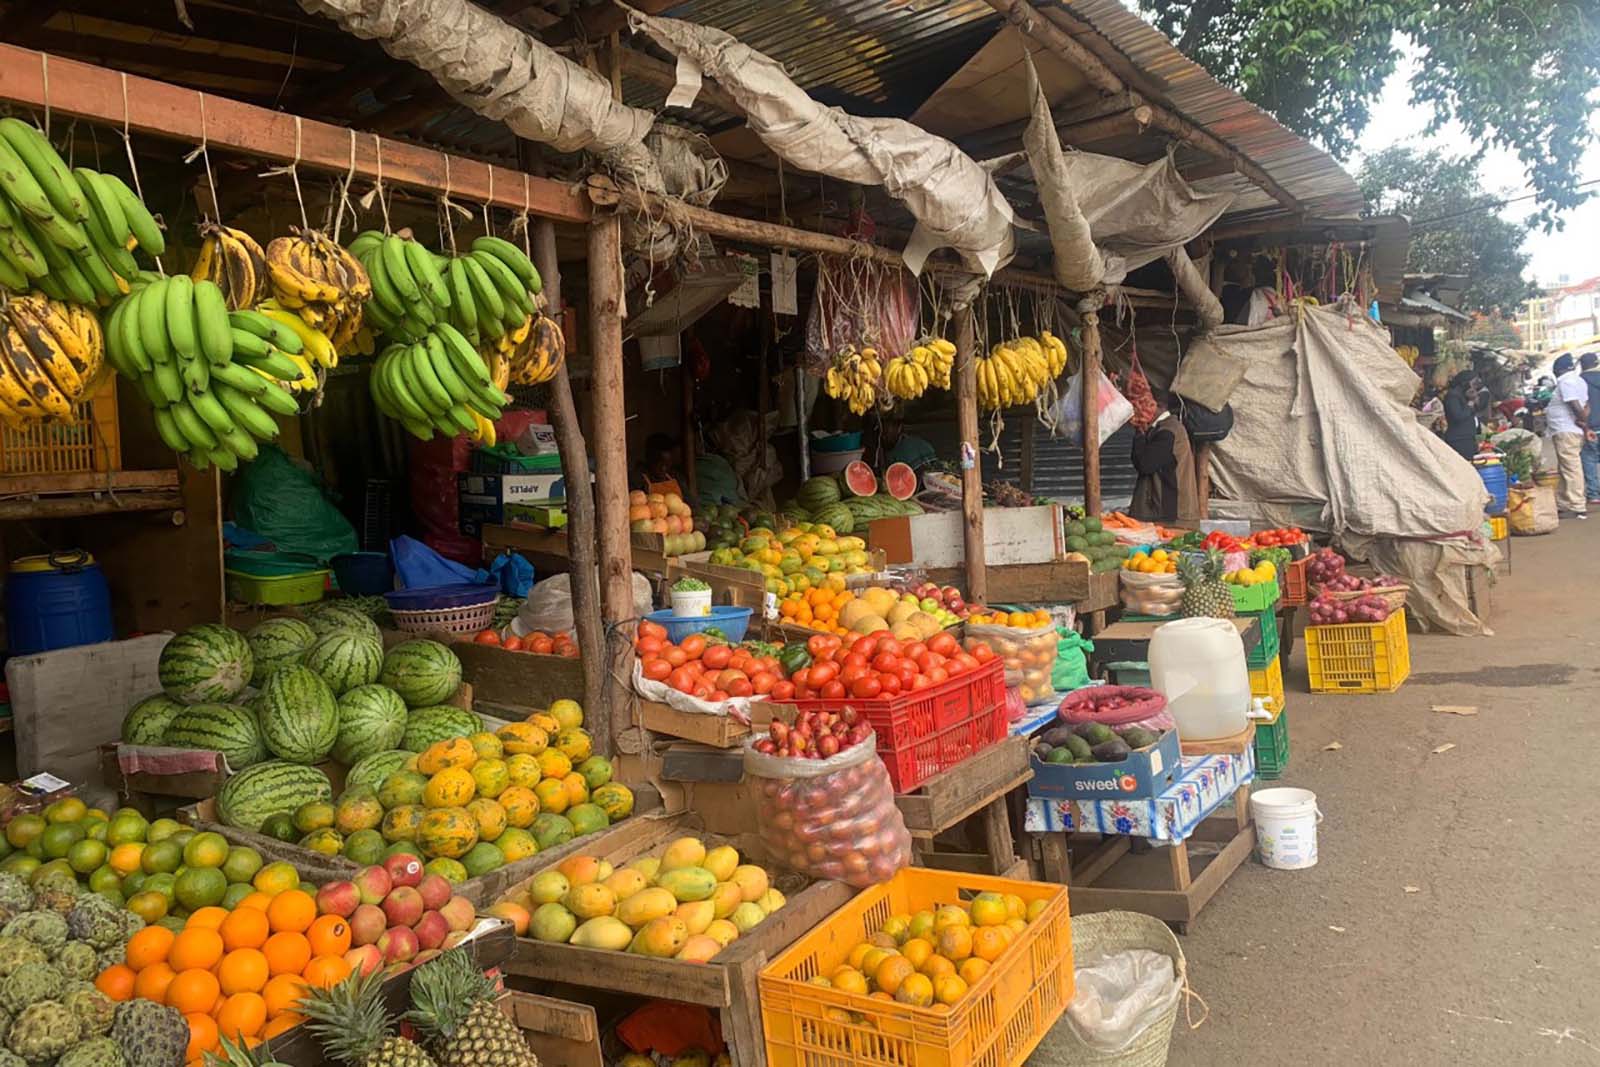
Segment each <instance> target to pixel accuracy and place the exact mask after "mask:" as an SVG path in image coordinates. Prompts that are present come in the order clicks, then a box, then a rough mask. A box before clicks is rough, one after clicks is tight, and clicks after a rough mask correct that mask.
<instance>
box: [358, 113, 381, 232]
mask: <svg viewBox="0 0 1600 1067" xmlns="http://www.w3.org/2000/svg"><path fill="white" fill-rule="evenodd" d="M372 154H373V156H374V157H376V159H377V161H378V163H377V171H378V176H377V178H375V179H374V180H373V182H372V188H371V189H368V190H367V192H366V195H364V196H362V197H361V199H360V200H359V201H357V203H359V204H360V205H361V209H362V210H363V211H371V210H372V201H373V200H374V199H376V200H377V201H378V209H379V210H380V211H382V212H383V232H384V233H386V234H387V233H388V232H389V202H388V201H387V200H386V199H384V196H383V138H381V137H379V136H378V135H377V134H373V135H372ZM352 216H354V212H352Z"/></svg>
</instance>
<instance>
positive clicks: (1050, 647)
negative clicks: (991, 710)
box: [962, 622, 1060, 706]
mask: <svg viewBox="0 0 1600 1067" xmlns="http://www.w3.org/2000/svg"><path fill="white" fill-rule="evenodd" d="M980 644H984V645H988V646H989V647H990V648H992V649H994V654H995V655H996V656H999V657H1000V659H1001V660H1002V661H1003V662H1004V663H1005V665H1006V688H1007V689H1015V690H1016V691H1017V693H1018V695H1020V696H1021V697H1022V702H1023V703H1024V704H1027V705H1029V706H1032V705H1034V704H1039V703H1042V702H1044V701H1046V700H1054V699H1055V695H1056V690H1055V685H1054V683H1053V681H1052V675H1054V673H1055V669H1056V646H1057V645H1058V644H1060V637H1059V635H1057V633H1056V628H1055V625H1054V624H1053V623H1051V624H1047V625H1045V626H1036V627H1022V626H992V625H988V624H979V623H971V622H969V623H967V636H966V637H965V639H964V640H963V641H962V645H963V647H965V648H966V650H967V651H968V652H971V651H972V650H973V648H974V647H976V646H977V645H980Z"/></svg>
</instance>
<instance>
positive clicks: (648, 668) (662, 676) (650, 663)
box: [641, 659, 672, 682]
mask: <svg viewBox="0 0 1600 1067" xmlns="http://www.w3.org/2000/svg"><path fill="white" fill-rule="evenodd" d="M641 669H642V670H643V671H644V676H645V677H646V678H648V679H650V680H651V681H652V682H664V681H666V680H667V678H668V676H670V675H671V674H672V664H670V663H668V662H667V661H666V660H664V659H647V660H645V661H644V663H643V664H642V665H641Z"/></svg>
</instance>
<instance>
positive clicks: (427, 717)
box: [400, 705, 483, 752]
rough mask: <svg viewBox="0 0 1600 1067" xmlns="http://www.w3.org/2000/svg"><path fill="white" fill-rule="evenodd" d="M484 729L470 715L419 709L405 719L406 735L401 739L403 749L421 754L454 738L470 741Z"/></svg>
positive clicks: (447, 708)
mask: <svg viewBox="0 0 1600 1067" xmlns="http://www.w3.org/2000/svg"><path fill="white" fill-rule="evenodd" d="M482 729H483V720H482V719H481V718H479V717H478V716H477V715H474V714H473V713H472V712H470V711H463V710H462V709H461V708H452V707H450V706H448V705H441V706H438V707H431V708H417V709H416V710H415V711H413V712H411V714H410V715H409V716H407V717H406V728H405V731H404V732H403V733H402V734H401V735H400V747H401V748H403V749H407V750H409V751H411V752H421V751H422V750H423V749H425V748H427V747H428V746H429V745H431V744H433V743H435V742H437V741H447V740H449V739H450V738H452V737H471V736H472V735H473V734H475V733H477V732H478V731H479V730H482Z"/></svg>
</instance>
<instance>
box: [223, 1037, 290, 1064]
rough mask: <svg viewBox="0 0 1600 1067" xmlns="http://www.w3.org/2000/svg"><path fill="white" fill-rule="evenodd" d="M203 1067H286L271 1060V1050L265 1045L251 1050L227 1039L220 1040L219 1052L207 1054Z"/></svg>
mask: <svg viewBox="0 0 1600 1067" xmlns="http://www.w3.org/2000/svg"><path fill="white" fill-rule="evenodd" d="M204 1067H288V1065H287V1064H283V1063H279V1062H278V1061H277V1060H274V1059H273V1058H272V1050H271V1049H270V1048H268V1047H267V1046H266V1045H260V1046H257V1047H256V1048H254V1049H252V1048H250V1047H248V1046H246V1045H242V1044H240V1045H235V1044H234V1043H233V1042H232V1041H229V1040H228V1039H227V1038H223V1039H222V1049H221V1051H220V1052H207V1053H206V1054H205V1060H204Z"/></svg>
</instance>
